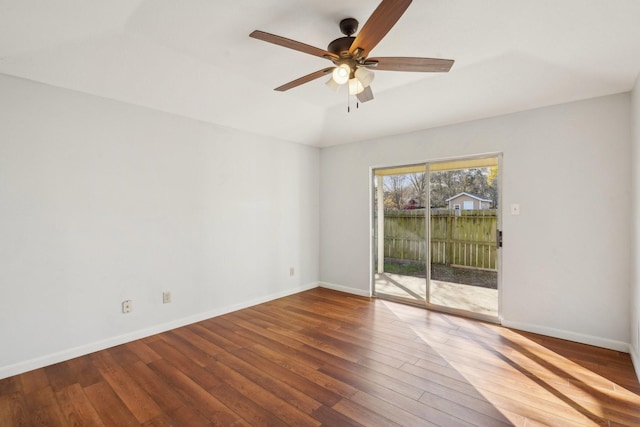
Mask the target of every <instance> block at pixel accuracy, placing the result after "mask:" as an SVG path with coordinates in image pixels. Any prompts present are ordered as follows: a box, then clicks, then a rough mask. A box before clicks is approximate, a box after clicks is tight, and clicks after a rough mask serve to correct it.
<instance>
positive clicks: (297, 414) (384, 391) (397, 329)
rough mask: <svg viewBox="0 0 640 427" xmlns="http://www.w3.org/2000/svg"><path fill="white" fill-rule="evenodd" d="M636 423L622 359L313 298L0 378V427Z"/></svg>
mask: <svg viewBox="0 0 640 427" xmlns="http://www.w3.org/2000/svg"><path fill="white" fill-rule="evenodd" d="M36 425H38V426H40V425H42V426H101V425H104V426H139V425H144V426H213V425H220V426H261V425H269V426H278V425H297V426H298V425H299V426H321V425H326V426H434V425H438V426H447V427H448V426H483V427H484V426H504V425H516V426H539V425H551V426H584V425H607V426H608V425H611V426H614V425H640V385H639V384H638V381H637V379H636V377H635V374H634V371H633V366H632V365H631V361H630V358H629V355H627V354H624V353H618V352H614V351H610V350H603V349H600V348H595V347H589V346H585V345H580V344H575V343H571V342H567V341H562V340H558V339H553V338H548V337H543V336H539V335H534V334H528V333H523V332H518V331H514V330H509V329H506V328H502V327H500V326H497V325H491V324H486V323H482V322H477V321H473V320H468V319H463V318H459V317H454V316H449V315H446V314H442V313H435V312H429V311H426V310H424V309H420V308H416V307H410V306H403V305H399V304H396V303H392V302H388V301H383V300H376V299H369V298H361V297H355V296H351V295H348V294H342V293H339V292H335V291H330V290H326V289H314V290H311V291H307V292H303V293H300V294H297V295H293V296H290V297H286V298H282V299H279V300H276V301H272V302H268V303H265V304H261V305H258V306H255V307H252V308H248V309H244V310H240V311H237V312H234V313H231V314H227V315H224V316H220V317H216V318H212V319H209V320H206V321H203V322H200V323H197V324H193V325H189V326H186V327H183V328H179V329H176V330H173V331H169V332H166V333H162V334H158V335H154V336H151V337H148V338H145V339H142V340H138V341H134V342H131V343H128V344H125V345H121V346H118V347H113V348H110V349H108V350H104V351H100V352H97V353H93V354H90V355H87V356H83V357H79V358H77V359H73V360H69V361H66V362H63V363H59V364H56V365H52V366H48V367H46V368H43V369H38V370H35V371H31V372H27V373H25V374H22V375H17V376H14V377H10V378H6V379H4V380H0V426H36Z"/></svg>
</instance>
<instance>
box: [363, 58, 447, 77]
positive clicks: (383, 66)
mask: <svg viewBox="0 0 640 427" xmlns="http://www.w3.org/2000/svg"><path fill="white" fill-rule="evenodd" d="M373 62H377V63H378V65H373V64H372V63H373ZM453 63H454V60H453V59H435V58H403V57H383V58H367V61H366V62H365V64H367V65H366V66H367V67H370V68H372V69H373V70H386V71H416V72H422V73H446V72H448V71H449V70H450V69H451V67H452V66H453Z"/></svg>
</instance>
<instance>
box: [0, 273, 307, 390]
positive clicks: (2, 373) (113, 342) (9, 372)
mask: <svg viewBox="0 0 640 427" xmlns="http://www.w3.org/2000/svg"><path fill="white" fill-rule="evenodd" d="M318 286H319V284H318V283H312V284H307V285H302V286H300V287H296V288H292V289H287V290H285V291H281V292H276V293H273V294H270V295H266V296H264V297H260V298H255V299H252V300H249V301H244V302H241V303H238V304H234V305H230V306H227V307H221V308H216V309H214V310H209V311H206V312H204V313H198V314H194V315H192V316H187V317H183V318H181V319H176V320H172V321H170V322H167V323H162V324H159V325H156V326H153V327H150V328H146V329H140V330H137V331H133V332H130V333H127V334H123V335H118V336H115V337H111V338H107V339H104V340H100V341H95V342H92V343H89V344H86V345H81V346H78V347H74V348H70V349H67V350H63V351H59V352H57V353H53V354H48V355H46V356H42V357H37V358H34V359H30V360H26V361H23V362H18V363H15V364H13V365H7V366H2V367H0V379H3V378H7V377H11V376H14V375H19V374H22V373H24V372H28V371H31V370H34V369H38V368H43V367H45V366H49V365H53V364H55V363H59V362H64V361H65V360H70V359H73V358H75V357H79V356H84V355H86V354H89V353H93V352H96V351H100V350H104V349H107V348H110V347H114V346H117V345H120V344H125V343H128V342H130V341H134V340H137V339H141V338H145V337H148V336H151V335H155V334H159V333H161V332H166V331H169V330H171V329H176V328H180V327H182V326H186V325H190V324H192V323H196V322H200V321H203V320H206V319H210V318H212V317H216V316H221V315H223V314H227V313H231V312H233V311H238V310H241V309H243V308H248V307H252V306H254V305H258V304H262V303H265V302H269V301H273V300H275V299H278V298H283V297H286V296H289V295H293V294H297V293H300V292H304V291H307V290H309V289H314V288H317V287H318Z"/></svg>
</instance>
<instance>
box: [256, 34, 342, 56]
mask: <svg viewBox="0 0 640 427" xmlns="http://www.w3.org/2000/svg"><path fill="white" fill-rule="evenodd" d="M249 37H253V38H254V39H258V40H262V41H265V42H269V43H273V44H277V45H278V46H284V47H288V48H289V49H293V50H297V51H298V52H302V53H308V54H309V55H313V56H319V57H320V58H329V59H331V58H338V55H336V54H334V53H331V52H329V51H326V50H322V49H320V48H317V47H313V46H310V45H308V44H304V43H301V42H297V41H295V40H291V39H287V38H285V37H280V36H276V35H275V34H269V33H265V32H264V31H259V30H255V31H254V32H252V33H251V34H249Z"/></svg>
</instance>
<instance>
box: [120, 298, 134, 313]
mask: <svg viewBox="0 0 640 427" xmlns="http://www.w3.org/2000/svg"><path fill="white" fill-rule="evenodd" d="M131 310H133V303H132V302H131V300H126V301H122V312H123V313H131Z"/></svg>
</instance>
